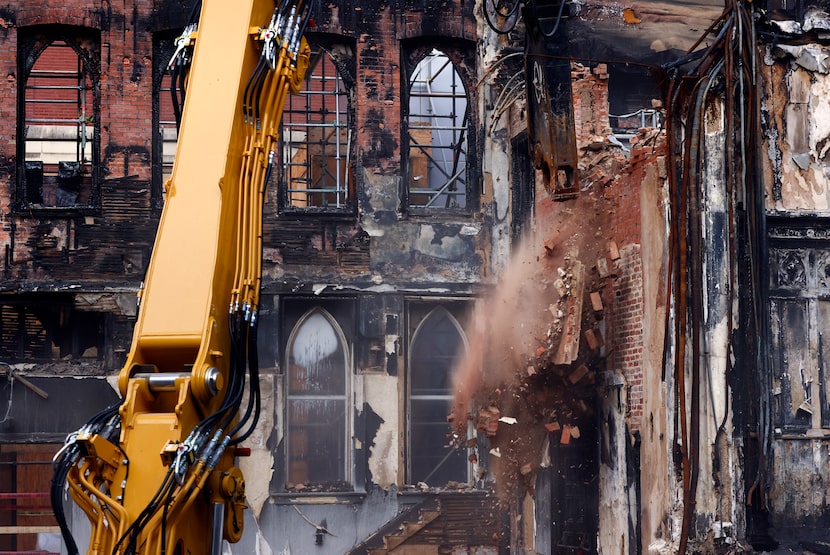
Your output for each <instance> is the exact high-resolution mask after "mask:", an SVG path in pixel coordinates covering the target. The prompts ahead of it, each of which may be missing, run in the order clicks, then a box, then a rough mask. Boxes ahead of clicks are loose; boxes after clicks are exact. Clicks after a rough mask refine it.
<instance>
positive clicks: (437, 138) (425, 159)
mask: <svg viewBox="0 0 830 555" xmlns="http://www.w3.org/2000/svg"><path fill="white" fill-rule="evenodd" d="M448 52H449V51H447V52H444V51H442V50H439V49H437V48H432V49H430V50H428V51H426V52H423V51H416V52H413V54H412V55H411V62H410V63H411V66H412V67H411V70H410V72H409V75H408V81H409V89H408V104H407V113H406V122H405V123H406V144H407V149H406V161H407V163H406V167H407V188H406V202H407V205H408V207H409V208H410V209H415V210H432V209H436V210H437V209H441V210H448V209H449V210H452V209H460V210H464V209H468V208H470V207H471V205H472V204H473V203H471V200H473V199H471V195H472V194H473V188H472V182H473V180H472V179H471V175H470V174H471V172H470V168H471V166H470V162H471V161H472V160H474V159H475V156H474V155H473V153H472V152H471V148H470V145H471V142H472V139H473V138H474V137H473V127H472V117H471V109H472V106H471V102H470V98H469V94H468V91H467V86H466V84H465V81H464V79H463V78H462V75H461V73H460V72H459V68H458V66H456V63H455V62H454V61H453V58H452V57H451V56H450V55H449V54H448Z"/></svg>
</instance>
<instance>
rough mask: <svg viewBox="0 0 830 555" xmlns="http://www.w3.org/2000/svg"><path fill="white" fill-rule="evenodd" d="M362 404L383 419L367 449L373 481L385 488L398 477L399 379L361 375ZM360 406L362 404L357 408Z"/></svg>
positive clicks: (383, 375) (378, 375) (377, 375)
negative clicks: (372, 442) (373, 441)
mask: <svg viewBox="0 0 830 555" xmlns="http://www.w3.org/2000/svg"><path fill="white" fill-rule="evenodd" d="M363 391H364V395H365V401H366V403H368V405H369V406H370V407H372V410H373V411H374V412H375V414H377V415H378V416H380V418H382V419H383V423H382V424H381V425H380V429H378V432H377V434H376V435H375V443H374V445H373V446H371V447H370V446H368V445H366V446H364V447H365V448H366V449H369V471H370V472H371V473H372V481H373V482H374V483H376V484H378V485H379V486H380V487H382V488H384V489H386V488H389V487H390V486H391V485H393V484H394V483H395V482H396V478H397V476H398V467H399V464H400V461H399V460H398V453H399V452H400V446H399V442H398V437H399V436H398V429H399V426H398V412H399V411H398V378H397V377H396V376H389V375H386V374H367V375H365V376H363ZM360 406H362V404H361V405H360Z"/></svg>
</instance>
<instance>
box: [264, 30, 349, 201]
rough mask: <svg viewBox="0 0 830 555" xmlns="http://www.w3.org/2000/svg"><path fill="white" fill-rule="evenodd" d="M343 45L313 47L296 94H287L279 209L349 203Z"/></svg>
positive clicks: (347, 106) (347, 86)
mask: <svg viewBox="0 0 830 555" xmlns="http://www.w3.org/2000/svg"><path fill="white" fill-rule="evenodd" d="M346 50H347V49H346V48H345V47H340V46H332V47H330V48H324V47H321V46H318V47H316V48H315V49H314V51H313V52H312V54H311V64H310V66H309V69H308V71H307V73H306V77H305V81H304V83H303V86H302V90H301V91H300V93H299V94H289V95H288V96H287V98H286V101H285V108H284V111H283V120H282V134H281V140H282V145H283V148H282V152H283V168H282V178H281V183H280V193H281V194H280V199H281V203H282V206H283V207H284V208H289V209H291V208H296V209H303V210H307V211H309V210H315V209H318V210H320V209H322V210H326V211H329V210H334V211H342V210H344V209H347V208H350V207H351V206H352V205H353V199H354V175H353V163H352V160H353V157H352V152H353V150H354V148H353V143H354V140H355V137H354V130H353V124H352V122H353V117H352V106H351V95H350V85H349V82H348V81H347V79H346V78H345V76H346V73H345V72H344V71H343V70H344V68H343V61H342V58H343V57H342V52H344V51H346Z"/></svg>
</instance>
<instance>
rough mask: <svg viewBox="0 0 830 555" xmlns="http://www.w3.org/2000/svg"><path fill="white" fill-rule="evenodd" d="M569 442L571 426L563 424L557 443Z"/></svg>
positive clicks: (565, 443)
mask: <svg viewBox="0 0 830 555" xmlns="http://www.w3.org/2000/svg"><path fill="white" fill-rule="evenodd" d="M570 442H571V427H570V426H564V427H563V428H562V436H561V437H560V438H559V443H561V444H562V445H567V444H569V443H570Z"/></svg>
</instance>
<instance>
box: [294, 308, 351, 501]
mask: <svg viewBox="0 0 830 555" xmlns="http://www.w3.org/2000/svg"><path fill="white" fill-rule="evenodd" d="M286 357H287V360H286V373H285V378H286V383H285V391H286V395H285V398H286V411H285V412H286V415H285V424H286V427H285V430H286V436H285V444H286V455H287V457H286V458H287V465H286V466H287V468H286V481H287V482H288V484H289V487H291V486H292V485H297V484H328V485H330V486H333V487H338V485H342V484H344V483H347V482H348V481H349V472H348V468H349V456H348V454H349V451H348V441H347V438H348V437H349V433H348V432H349V408H348V405H347V400H348V387H349V379H348V378H349V375H350V373H349V364H348V361H349V355H348V352H347V347H346V340H345V337H344V335H343V331H342V330H341V329H340V326H339V325H338V324H337V322H336V321H335V319H334V318H333V317H332V316H331V314H330V313H329V312H328V311H326V310H324V309H321V308H313V309H311V310H309V311H308V312H306V313H305V314H304V315H303V317H302V318H300V320H299V321H298V322H297V324H296V326H294V329H293V331H292V332H291V335H290V336H289V338H288V344H287V348H286Z"/></svg>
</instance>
